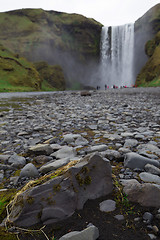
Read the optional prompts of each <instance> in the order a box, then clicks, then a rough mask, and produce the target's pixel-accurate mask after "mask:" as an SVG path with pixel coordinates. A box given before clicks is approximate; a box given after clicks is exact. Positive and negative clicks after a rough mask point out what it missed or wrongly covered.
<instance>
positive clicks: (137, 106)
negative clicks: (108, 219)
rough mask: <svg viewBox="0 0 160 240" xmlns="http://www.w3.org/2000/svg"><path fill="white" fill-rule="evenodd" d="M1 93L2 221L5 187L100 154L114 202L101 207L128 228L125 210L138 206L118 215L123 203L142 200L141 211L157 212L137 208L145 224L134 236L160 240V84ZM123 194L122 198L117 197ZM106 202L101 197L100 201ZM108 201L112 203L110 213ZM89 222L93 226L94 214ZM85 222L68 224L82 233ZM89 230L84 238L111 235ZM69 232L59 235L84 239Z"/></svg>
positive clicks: (136, 218)
mask: <svg viewBox="0 0 160 240" xmlns="http://www.w3.org/2000/svg"><path fill="white" fill-rule="evenodd" d="M0 97H1V99H0V107H1V110H0V126H1V128H0V140H1V141H0V153H1V155H0V181H1V197H0V203H1V213H2V215H1V220H3V217H4V216H5V214H4V209H3V207H4V206H5V204H6V203H7V199H5V200H3V198H4V195H5V194H6V193H7V192H9V191H15V192H17V191H18V190H21V189H22V187H23V186H25V185H26V184H27V183H28V182H29V181H30V180H34V179H39V178H40V177H43V176H46V175H48V174H51V173H54V172H55V171H56V170H57V169H59V168H60V167H63V166H65V165H66V164H70V163H72V162H75V161H76V163H77V162H78V161H80V160H81V159H83V158H84V157H86V156H88V154H91V156H93V155H94V153H96V155H97V156H98V157H99V158H105V159H108V160H109V163H110V165H111V167H112V180H113V186H114V187H113V192H114V194H112V196H111V198H112V199H108V200H110V201H111V202H104V201H103V202H101V203H100V207H99V209H100V210H99V211H100V212H105V214H107V213H106V212H107V211H109V213H108V214H110V212H112V215H113V216H114V217H116V216H117V219H118V220H117V221H118V222H123V223H122V225H123V224H124V222H125V226H127V219H126V213H127V215H128V214H129V213H128V212H129V211H131V210H133V209H130V210H126V211H127V212H122V211H121V214H120V212H117V214H115V213H116V210H115V209H116V207H117V208H118V203H120V201H121V202H123V203H122V204H121V203H120V204H121V205H125V206H124V207H126V206H127V207H128V206H129V203H130V202H134V203H136V204H140V206H143V207H144V209H145V208H146V207H149V208H150V207H152V208H153V209H152V210H153V211H152V210H148V211H147V210H145V211H142V212H143V214H142V213H141V214H140V213H138V210H137V212H136V214H135V213H134V214H135V216H133V219H132V220H133V228H135V226H134V225H136V224H137V225H139V226H141V228H143V231H142V233H141V234H142V235H139V237H138V235H137V236H136V235H135V237H134V239H156V238H157V239H158V236H159V231H160V225H158V224H157V222H158V221H159V219H160V200H159V199H160V88H145V89H144V88H130V89H108V90H106V91H90V92H86V93H84V92H83V93H82V92H55V93H49V94H47V93H46V94H41V95H39V94H35V93H34V94H33V95H32V94H31V95H24V96H23V95H21V96H20V97H19V96H18V95H16V96H14V94H13V95H11V98H10V97H9V95H5V94H4V95H2V96H0ZM108 160H107V161H108ZM89 180H90V179H87V181H89ZM87 184H88V183H87ZM122 186H123V187H124V188H123V193H122V192H121V188H122ZM110 190H111V189H110ZM109 192H110V191H109ZM116 194H117V195H116ZM118 194H121V196H119V197H117V196H118ZM113 195H114V196H113ZM97 197H100V196H99V195H97ZM88 199H89V198H88ZM92 199H94V198H92ZM106 199H107V198H105V199H104V195H103V200H106ZM103 204H105V205H103ZM108 204H109V206H110V205H111V209H110V208H109V210H108ZM91 205H92V204H91ZM113 206H114V207H113ZM112 207H113V209H112ZM129 207H130V206H129ZM84 208H85V207H84ZM130 208H133V207H130ZM133 212H134V211H132V213H133ZM78 214H79V213H78ZM97 214H99V213H97ZM102 214H103V213H102ZM134 214H132V215H134ZM137 214H138V215H137ZM41 219H42V218H41ZM45 221H46V222H47V221H48V220H46V219H44V221H43V223H44V222H45ZM68 222H69V221H68ZM99 222H100V220H99ZM35 223H36V222H35ZM92 224H94V225H96V224H95V223H94V217H93V221H92ZM22 225H23V224H22ZM28 225H29V224H28ZM117 225H119V223H117ZM85 227H87V224H86V226H85V225H84V223H83V224H82V229H81V228H80V226H77V229H75V228H76V226H75V228H74V229H72V228H71V229H72V230H74V231H75V230H81V232H78V233H77V234H79V235H80V234H82V236H83V234H86V232H87V230H86V229H85V230H83V228H85ZM94 227H95V229H94ZM97 227H98V229H99V230H98V229H97ZM123 227H124V226H123ZM67 228H68V225H67ZM103 228H104V227H103ZM87 229H88V232H89V233H88V234H89V236H90V238H88V237H87V238H85V239H101V240H102V239H106V238H107V235H106V234H107V233H106V232H105V231H104V229H101V227H99V225H98V226H93V225H90V226H89V227H88V228H87ZM82 230H83V231H86V232H85V233H84V232H83V231H82ZM136 230H137V229H136ZM16 231H17V230H16ZM92 231H93V232H94V231H95V232H94V234H93V233H92ZM139 231H140V229H139ZM67 232H68V230H67V229H66V231H65V230H64V229H63V231H59V232H58V231H57V233H55V234H57V235H56V237H58V238H60V237H62V235H63V234H65V233H67ZM62 233H63V234H62ZM74 234H75V233H74ZM132 234H133V233H132ZM132 234H131V235H132ZM134 234H136V233H134ZM71 235H72V233H71ZM91 235H93V236H92V237H91ZM82 236H81V237H82ZM84 236H86V235H84ZM71 237H72V236H68V237H67V236H66V237H65V236H64V237H63V238H62V239H80V238H73V237H72V238H71ZM108 237H109V238H107V239H128V238H130V239H132V237H131V236H130V235H127V236H126V237H124V238H120V236H117V238H116V236H114V232H113V233H111V232H110V235H109V236H108ZM26 239H27V238H26ZM37 239H39V238H37ZM41 239H45V237H44V236H43V237H42V238H41ZM56 239H57V238H56Z"/></svg>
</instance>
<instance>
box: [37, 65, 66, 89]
mask: <svg viewBox="0 0 160 240" xmlns="http://www.w3.org/2000/svg"><path fill="white" fill-rule="evenodd" d="M34 66H35V68H36V69H37V71H38V72H39V73H40V76H41V79H42V80H44V81H47V83H48V86H50V87H52V88H55V89H59V90H65V78H64V74H63V70H62V68H61V67H60V66H59V65H54V66H50V65H48V64H47V63H46V62H37V63H35V64H34ZM45 84H46V82H45Z"/></svg>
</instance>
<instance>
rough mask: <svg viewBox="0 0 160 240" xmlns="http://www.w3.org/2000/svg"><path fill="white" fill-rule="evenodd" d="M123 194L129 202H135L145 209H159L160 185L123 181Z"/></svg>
mask: <svg viewBox="0 0 160 240" xmlns="http://www.w3.org/2000/svg"><path fill="white" fill-rule="evenodd" d="M121 182H122V184H123V185H124V189H123V190H124V192H125V194H127V198H128V200H129V201H131V202H137V203H139V204H141V205H142V206H145V207H160V201H159V199H160V185H158V184H152V183H143V184H141V183H139V182H138V181H137V180H135V179H133V180H123V181H121Z"/></svg>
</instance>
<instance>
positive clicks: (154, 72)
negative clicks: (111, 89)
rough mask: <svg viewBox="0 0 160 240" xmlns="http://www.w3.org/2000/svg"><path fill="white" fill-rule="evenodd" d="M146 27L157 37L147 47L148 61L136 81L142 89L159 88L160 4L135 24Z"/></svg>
mask: <svg viewBox="0 0 160 240" xmlns="http://www.w3.org/2000/svg"><path fill="white" fill-rule="evenodd" d="M138 24H139V25H140V24H141V25H142V26H144V28H145V29H146V32H147V31H151V30H150V28H151V29H152V34H153V33H154V34H155V36H154V38H153V39H150V40H149V41H148V42H147V43H146V45H145V52H146V55H147V56H148V58H149V59H148V61H147V63H146V64H145V66H144V67H143V68H142V69H141V71H140V73H139V74H138V76H137V79H136V85H137V86H140V87H158V86H160V4H157V5H156V6H154V7H153V8H151V9H150V10H149V11H148V12H147V13H146V14H145V15H144V16H143V17H142V18H141V19H140V20H138V21H137V22H136V24H135V28H136V29H137V28H138V27H140V26H138Z"/></svg>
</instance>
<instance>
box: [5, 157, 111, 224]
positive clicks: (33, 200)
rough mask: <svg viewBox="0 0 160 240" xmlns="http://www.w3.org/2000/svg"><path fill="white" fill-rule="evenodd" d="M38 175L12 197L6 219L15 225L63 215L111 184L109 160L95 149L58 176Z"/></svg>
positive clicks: (105, 191)
mask: <svg viewBox="0 0 160 240" xmlns="http://www.w3.org/2000/svg"><path fill="white" fill-rule="evenodd" d="M42 178H43V180H42V182H41V179H39V181H35V182H33V183H32V184H29V185H30V187H28V188H27V186H25V188H24V189H25V191H21V192H20V193H19V194H18V195H17V196H16V198H15V199H14V200H13V202H12V208H11V209H12V210H11V213H10V215H9V218H8V219H9V220H10V221H13V222H14V223H15V224H16V225H18V226H25V227H27V226H31V225H34V224H36V223H40V222H41V223H43V224H50V223H53V222H58V221H60V220H62V219H66V218H67V217H69V216H71V215H72V214H73V213H74V212H75V210H76V209H82V208H83V205H84V204H85V202H86V201H87V200H88V199H96V198H98V197H101V196H105V195H107V194H109V193H111V191H112V187H113V184H112V175H111V165H110V162H109V160H107V159H105V158H102V157H101V156H100V155H98V154H97V153H96V154H94V155H88V156H86V157H85V158H84V159H82V160H80V161H78V162H77V163H76V164H75V165H74V166H72V167H70V168H69V169H68V170H67V171H66V172H65V173H64V174H63V175H61V176H58V177H55V176H53V175H52V176H51V177H50V179H49V180H48V181H47V182H45V183H44V177H42ZM36 184H39V185H37V186H36ZM31 186H32V187H31Z"/></svg>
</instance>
